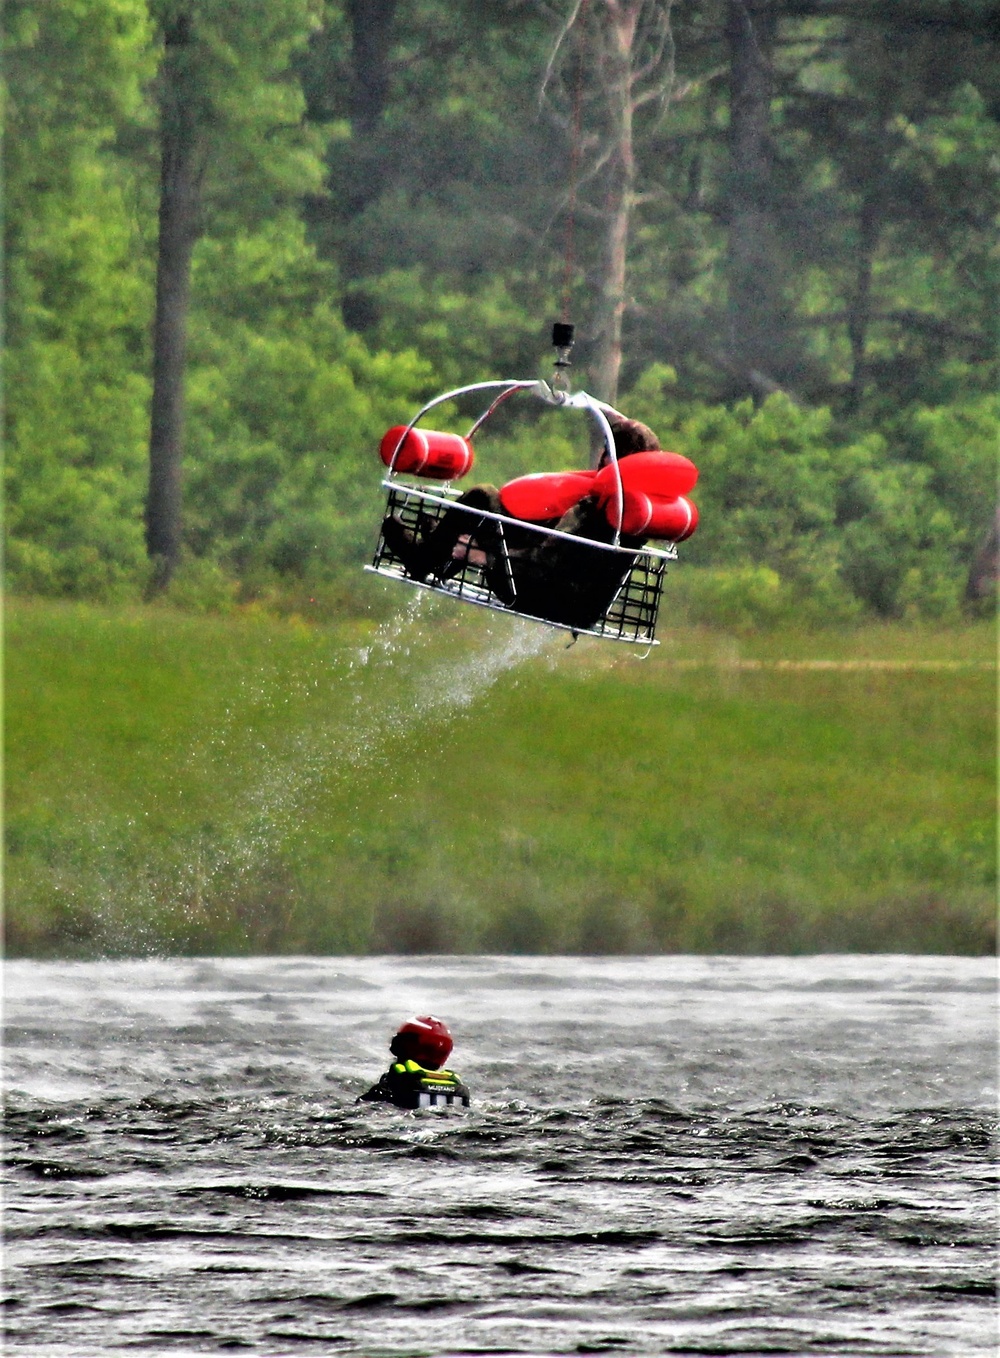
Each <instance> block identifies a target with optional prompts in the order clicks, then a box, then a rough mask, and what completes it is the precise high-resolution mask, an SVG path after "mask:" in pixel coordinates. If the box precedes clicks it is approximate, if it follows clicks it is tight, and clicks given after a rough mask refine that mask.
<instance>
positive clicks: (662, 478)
mask: <svg viewBox="0 0 1000 1358" xmlns="http://www.w3.org/2000/svg"><path fill="white" fill-rule="evenodd" d="M618 470H619V472H620V473H621V479H622V488H623V489H624V490H635V491H640V492H641V493H642V494H644V495H659V496H660V497H661V498H662V499H664V500H670V499H673V498H674V496H676V495H686V494H687V493H688V491H689V490H692V489H693V488H694V483H695V482H696V481H697V480H698V468H697V467H696V466H695V465H694V463H693V462H692V461H691V460H690V458H687V457H684V456H682V454H681V453H668V452H665V451H660V452H650V453H633V454H632V455H631V457H623V458H622V459H621V461H620V462H619V463H618ZM617 488H618V477H617V476H616V475H615V469H614V465H613V464H612V463H610V462H609V463H608V464H607V465H606V466H604V467H602V468H601V470H600V471H599V472H598V473H597V475H596V477H595V478H594V489H595V490H596V491H597V493H598V495H600V497H601V499H602V500H603V499H606V498H607V497H608V496H609V495H614V494H615V493H616V491H617Z"/></svg>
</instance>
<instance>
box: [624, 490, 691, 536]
mask: <svg viewBox="0 0 1000 1358" xmlns="http://www.w3.org/2000/svg"><path fill="white" fill-rule="evenodd" d="M604 512H605V514H606V515H607V519H608V523H610V524H611V527H612V528H617V527H618V511H617V506H616V504H615V501H614V500H613V499H612V500H608V502H607V504H606V505H605V506H604ZM697 527H698V508H697V506H696V505H693V504H692V503H691V501H690V500H688V499H686V498H685V497H684V496H683V495H676V496H674V497H673V498H671V499H668V498H666V497H665V496H661V495H645V494H643V492H642V491H639V490H627V491H626V492H625V504H624V506H623V508H622V522H621V531H622V532H623V533H624V534H625V535H626V536H627V537H633V538H666V539H668V540H669V541H670V542H683V541H684V539H685V538H689V537H690V536H691V534H692V533H693V532H694V530H695V529H696V528H697Z"/></svg>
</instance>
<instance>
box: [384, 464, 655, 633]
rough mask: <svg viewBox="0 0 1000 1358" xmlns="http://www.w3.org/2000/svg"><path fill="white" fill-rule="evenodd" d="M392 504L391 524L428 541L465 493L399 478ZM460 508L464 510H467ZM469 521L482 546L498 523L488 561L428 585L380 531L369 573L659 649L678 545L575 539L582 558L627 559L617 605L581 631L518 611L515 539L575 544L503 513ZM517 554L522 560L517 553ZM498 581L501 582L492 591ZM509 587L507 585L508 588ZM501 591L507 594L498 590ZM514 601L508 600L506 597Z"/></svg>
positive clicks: (441, 571)
mask: <svg viewBox="0 0 1000 1358" xmlns="http://www.w3.org/2000/svg"><path fill="white" fill-rule="evenodd" d="M383 486H384V487H385V488H386V490H387V492H388V495H387V502H386V509H385V517H386V518H388V517H389V516H390V515H391V516H393V517H395V518H396V519H397V520H398V522H399V523H400V524H401V525H402V526H403V527H404V528H405V529H408V530H409V531H410V532H411V533H413V534H414V535H415V536H416V537H417V538H418V539H422V538H423V537H424V536H425V535H426V534H427V533H428V532H430V531H431V530H432V529H433V528H434V526H435V525H436V524H437V523H439V522H440V520H441V519H442V518H443V516H444V515H445V514H446V513H447V512H448V511H449V510H453V509H454V508H455V501H456V500H457V499H458V492H457V491H453V490H448V489H445V488H443V487H438V488H437V489H436V490H435V491H426V490H423V489H417V488H416V487H413V486H409V485H405V484H403V483H401V482H399V481H397V480H395V479H391V480H386V481H384V482H383ZM459 508H460V509H462V508H464V507H462V506H459ZM464 512H467V513H468V515H469V533H470V536H471V537H472V538H473V545H474V546H478V545H479V544H477V543H475V529H476V527H477V525H480V524H481V523H482V521H483V520H484V519H490V520H492V521H493V525H494V529H493V532H492V533H491V535H490V536H491V537H492V538H493V540H494V541H495V542H496V543H497V544H498V550H492V551H485V550H482V549H480V552H479V557H480V558H485V562H484V561H483V560H481V559H476V558H472V557H469V556H465V557H463V558H461V559H454V558H453V559H451V560H449V561H447V562H446V563H445V564H444V565H442V566H441V567H439V568H438V569H436V570H432V571H430V572H428V574H427V575H426V576H425V577H423V578H419V577H418V578H415V577H414V576H412V575H411V574H409V573H408V571H407V567H406V565H405V563H404V562H403V561H402V560H401V559H400V557H399V556H397V555H396V554H395V553H394V552H393V551H392V549H391V547H390V546H389V544H388V543H387V542H386V540H385V537H384V535H383V534H382V533H381V532H380V533H379V539H378V543H377V545H376V548H375V555H374V557H373V559H372V563H371V565H370V566H367V567H366V570H369V571H373V572H375V573H376V574H378V575H383V576H388V577H389V578H391V579H396V580H405V581H407V582H408V583H409V584H412V585H417V586H419V587H422V588H424V589H429V590H431V591H433V592H434V593H436V594H444V595H446V596H448V597H449V598H453V599H459V600H461V601H462V602H463V603H471V604H477V605H479V606H480V607H483V608H492V609H496V610H497V611H499V612H502V613H513V614H516V615H517V616H519V617H523V618H527V619H528V620H529V621H533V622H542V623H545V624H546V625H547V626H549V627H557V628H560V629H562V630H563V631H567V632H571V633H572V634H573V635H574V636H577V635H582V636H593V637H601V638H604V639H605V640H609V641H622V642H631V643H634V644H640V645H645V646H656V645H658V644H659V643H658V642H657V641H656V638H655V631H656V619H657V613H658V611H659V606H660V598H661V595H662V591H663V578H664V575H665V573H666V565H667V562H668V561H673V560H676V557H677V552H676V548H674V547H673V546H668V547H666V548H663V549H660V548H651V547H639V548H631V547H630V548H624V547H617V546H611V545H609V544H606V543H600V542H592V541H590V540H589V539H586V538H580V537H573V538H572V539H571V540H572V543H573V549H574V551H575V552H577V553H579V552H589V551H593V552H603V553H607V552H613V553H616V554H617V555H619V556H620V557H621V559H622V577H623V578H622V581H621V584H620V585H619V586H618V589H617V592H616V593H615V595H614V597H613V599H612V600H611V601H610V603H609V604H608V605H607V606H606V607H605V609H604V612H603V613H602V615H601V616H600V617H598V619H597V620H596V621H595V622H593V623H591V624H590V625H589V626H574V625H572V624H570V623H567V622H563V621H558V620H556V619H553V618H551V617H545V616H542V615H540V614H538V613H531V612H527V611H525V610H523V609H522V608H519V607H518V602H517V592H516V590H517V587H516V570H515V563H514V559H513V557H512V554H511V552H510V551H508V535H509V534H511V533H513V535H514V536H515V539H516V540H518V541H520V542H522V543H523V541H524V539H525V534H536V535H538V538H539V543H541V542H542V541H543V540H544V539H545V538H546V537H547V538H568V537H569V536H570V535H568V534H564V533H559V532H557V531H556V530H553V529H549V528H544V527H542V526H540V525H537V524H528V523H525V522H524V521H523V520H520V519H513V518H509V517H507V516H506V515H503V514H491V513H488V512H486V511H485V510H481V509H478V508H471V507H470V508H469V509H468V510H465V511H464ZM515 554H516V553H515ZM491 578H492V581H493V583H492V584H491ZM501 582H502V585H501ZM494 585H497V586H501V588H502V593H501V592H498V589H496V588H494ZM504 594H506V595H507V596H508V597H507V598H504V597H503V595H504Z"/></svg>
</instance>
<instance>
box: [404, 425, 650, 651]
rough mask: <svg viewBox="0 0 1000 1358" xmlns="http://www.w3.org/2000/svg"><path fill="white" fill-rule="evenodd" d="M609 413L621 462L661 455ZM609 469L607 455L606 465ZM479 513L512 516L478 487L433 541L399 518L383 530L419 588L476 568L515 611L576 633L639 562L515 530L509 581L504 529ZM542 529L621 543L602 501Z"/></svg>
mask: <svg viewBox="0 0 1000 1358" xmlns="http://www.w3.org/2000/svg"><path fill="white" fill-rule="evenodd" d="M605 413H606V415H607V419H608V424H609V425H610V426H611V432H612V434H613V436H614V440H615V453H616V455H617V457H618V458H619V460H621V459H622V458H625V457H629V456H630V455H631V454H632V453H646V452H658V451H660V441H659V439H658V438H657V437H656V435H655V434H654V433H653V431H652V429H650V428H649V426H648V425H646V424H642V423H641V422H640V421H639V420H630V419H628V418H627V417H626V416H624V415H620V414H619V413H618V412H617V411H606V412H605ZM607 461H608V453H607V450H605V453H604V456H603V457H602V459H601V465H602V466H603V465H604V464H605V463H606V462H607ZM476 510H486V511H488V512H489V513H492V514H505V513H506V511H505V510H504V508H503V505H502V503H501V500H500V492H499V490H498V489H497V488H496V486H491V485H481V486H472V487H471V488H470V489H469V490H467V491H466V492H465V493H464V494H463V495H460V496H459V498H458V499H457V500H456V501H455V504H454V505H453V506H452V507H451V508H449V509H447V510H446V511H445V513H444V514H443V515H442V517H441V519H440V520H439V521H438V522H437V523H436V524H435V525H434V527H433V528H432V529H431V530H430V531H429V532H428V533H426V534H423V535H421V536H417V535H416V534H414V533H413V532H411V531H410V530H409V529H408V528H405V527H404V526H403V524H401V523H400V522H399V520H398V519H396V518H394V517H392V516H390V517H388V518H387V519H386V520H385V521H384V523H383V524H382V534H383V536H384V538H385V542H386V545H387V546H388V548H389V550H390V551H391V552H392V554H393V555H394V556H396V557H398V558H399V560H400V561H402V563H403V565H404V567H405V568H406V572H407V574H408V575H409V576H411V577H412V578H413V579H415V580H425V579H426V578H427V576H428V575H436V576H438V577H439V578H446V577H447V576H448V575H450V574H453V573H454V572H455V571H456V570H460V569H461V568H462V566H463V565H464V564H465V562H466V560H468V561H470V562H472V563H473V564H475V565H480V566H482V568H483V572H484V574H485V576H486V580H487V583H488V584H489V587H490V589H491V590H492V591H493V593H494V594H495V595H496V596H497V597H498V598H499V599H500V600H501V602H503V603H505V604H506V605H507V606H508V607H511V608H516V609H517V611H518V612H519V613H528V614H530V615H531V616H533V617H537V618H545V619H546V620H547V621H549V622H559V623H563V624H564V625H566V626H569V627H579V628H588V627H592V626H593V625H594V624H595V623H596V622H597V621H598V619H599V618H601V617H603V615H604V614H605V613H606V612H607V610H608V608H610V606H611V603H612V601H613V600H614V597H615V595H616V594H617V593H618V590H619V588H620V587H621V584H622V581H623V580H624V579H625V577H626V575H627V574H628V572H629V571H630V570H631V569H632V563H633V561H634V560H635V558H634V557H633V556H632V555H628V556H625V555H622V554H621V553H620V552H607V551H594V550H593V549H591V548H589V547H588V546H587V545H586V542H585V541H584V542H580V543H579V544H578V543H575V542H569V541H567V540H566V539H565V538H558V537H552V536H551V535H550V534H548V533H543V532H537V531H534V530H532V529H530V528H525V529H523V530H518V529H517V528H512V527H511V526H510V525H509V523H508V524H505V525H504V528H503V542H505V543H506V547H507V560H508V561H509V574H508V564H507V562H505V561H504V553H503V542H502V541H501V533H500V530H499V525H498V524H497V523H496V521H495V520H494V519H487V518H478V517H477V516H476V513H475V511H476ZM539 527H543V528H555V529H557V530H558V531H559V532H560V533H567V534H570V535H571V536H572V537H577V538H582V539H585V540H589V541H591V542H602V543H608V544H611V543H613V542H614V535H615V530H614V527H613V526H612V525H611V524H610V523H609V522H608V516H607V514H606V513H605V510H604V508H603V507H602V505H601V503H600V502H599V500H598V497H597V496H596V495H585V496H584V497H583V499H581V500H580V501H579V503H577V504H575V505H574V506H573V508H572V509H569V510H567V512H566V513H565V514H564V515H563V516H562V518H560V519H553V520H550V521H548V522H546V523H544V524H541V525H539ZM619 542H620V545H621V546H622V547H625V548H630V549H634V548H639V547H642V546H643V545H644V543H645V542H646V539H645V538H642V537H628V536H626V535H625V534H622V535H621V538H620V540H619ZM511 577H513V578H511Z"/></svg>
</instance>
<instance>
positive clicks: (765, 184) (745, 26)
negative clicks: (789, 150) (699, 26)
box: [726, 0, 781, 386]
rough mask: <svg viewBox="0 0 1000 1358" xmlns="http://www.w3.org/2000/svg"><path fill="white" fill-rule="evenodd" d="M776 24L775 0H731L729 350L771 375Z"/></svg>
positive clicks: (775, 301) (741, 363)
mask: <svg viewBox="0 0 1000 1358" xmlns="http://www.w3.org/2000/svg"><path fill="white" fill-rule="evenodd" d="M774 30H775V20H774V14H773V11H772V4H771V0H729V4H728V12H727V20H726V40H727V43H728V46H729V70H730V88H729V151H730V164H731V189H730V210H729V252H728V255H729V257H728V276H729V308H728V327H729V350H730V358H731V361H732V364H733V367H734V368H735V369H736V370H738V371H740V372H742V373H746V374H750V373H752V372H755V373H758V374H763V375H764V376H766V377H769V378H772V379H773V377H774V375H775V372H774V370H775V368H776V367H777V363H776V357H777V353H778V350H779V347H780V338H781V337H780V329H781V298H780V286H779V279H778V265H777V248H776V245H777V243H776V239H775V229H774V221H773V215H772V211H771V193H772V185H773V174H772V155H773V152H772V143H771V100H772V97H773V93H774V77H773V71H772V66H771V50H772V46H773V42H774ZM747 385H751V386H752V385H753V384H752V383H750V382H748V383H747Z"/></svg>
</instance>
